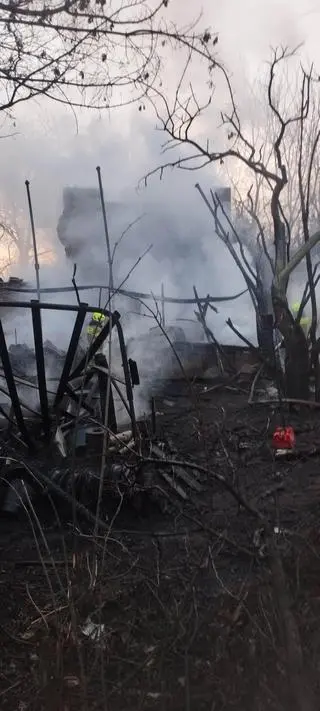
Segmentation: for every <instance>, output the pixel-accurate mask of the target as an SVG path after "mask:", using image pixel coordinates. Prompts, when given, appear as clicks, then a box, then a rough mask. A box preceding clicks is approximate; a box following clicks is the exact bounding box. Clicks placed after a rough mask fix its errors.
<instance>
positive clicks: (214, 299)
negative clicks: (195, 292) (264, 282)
mask: <svg viewBox="0 0 320 711" xmlns="http://www.w3.org/2000/svg"><path fill="white" fill-rule="evenodd" d="M77 289H78V291H92V290H94V289H106V290H107V291H109V292H110V291H111V289H109V287H108V286H101V285H99V284H88V286H77ZM1 290H4V291H8V292H9V291H12V292H15V293H16V292H21V294H36V293H37V290H36V289H27V288H24V287H22V288H19V287H12V286H8V287H7V286H6V285H2V286H1ZM40 291H41V294H66V293H68V292H70V291H72V292H73V293H74V287H73V286H57V287H56V288H53V289H51V288H47V289H41V290H40ZM247 291H248V289H243V291H239V292H238V294H234V295H233V296H210V297H209V298H208V297H201V298H199V301H200V303H201V304H206V303H208V304H216V303H219V304H220V303H223V302H224V301H235V300H236V299H238V298H239V297H240V296H242V295H243V294H246V292H247ZM113 292H114V293H115V294H120V295H121V296H127V297H128V298H129V299H143V300H144V301H161V296H156V295H155V296H154V295H153V294H150V293H149V294H146V293H144V292H140V291H127V290H126V289H117V288H115V289H114V290H113ZM163 301H164V303H165V304H197V303H198V302H197V299H175V298H174V297H173V296H165V297H164V299H163ZM6 303H9V302H6ZM11 305H14V302H11ZM9 306H10V303H9ZM96 309H97V307H96V308H95V309H93V310H94V311H96ZM99 309H100V307H99Z"/></svg>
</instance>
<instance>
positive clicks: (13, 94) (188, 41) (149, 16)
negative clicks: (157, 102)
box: [0, 0, 217, 111]
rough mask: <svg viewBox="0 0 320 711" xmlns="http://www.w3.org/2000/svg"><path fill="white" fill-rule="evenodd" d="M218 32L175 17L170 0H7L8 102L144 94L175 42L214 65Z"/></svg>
mask: <svg viewBox="0 0 320 711" xmlns="http://www.w3.org/2000/svg"><path fill="white" fill-rule="evenodd" d="M216 39H217V38H216V37H213V36H211V33H210V32H209V31H204V32H203V31H202V32H201V31H200V30H198V23H197V22H195V23H193V24H190V25H189V26H187V27H183V28H180V27H178V26H176V25H175V24H174V23H173V22H171V21H170V6H169V2H168V0H158V2H151V3H148V2H147V0H129V1H128V2H126V3H123V2H122V1H121V0H62V1H60V0H52V2H50V3H48V2H46V0H30V2H25V0H13V1H12V2H0V44H1V58H0V88H1V93H2V96H3V99H2V103H1V108H2V110H6V111H10V110H11V109H12V108H13V107H14V106H16V105H17V104H18V103H21V102H23V101H26V100H28V99H30V98H32V97H37V96H41V95H45V96H47V97H49V98H51V99H54V100H55V101H58V102H60V103H62V104H72V105H73V106H86V107H94V108H96V109H105V108H110V107H111V106H113V105H118V104H124V103H128V102H132V101H136V100H138V99H141V100H142V99H143V97H145V95H146V93H147V91H148V90H149V89H150V88H151V87H153V86H154V85H156V86H159V85H160V81H161V68H162V61H163V57H164V54H165V53H166V52H167V49H168V47H169V46H170V47H171V48H172V49H173V50H182V52H187V53H191V54H197V55H198V56H199V57H202V58H205V59H206V60H207V61H208V62H209V64H210V65H211V63H212V62H213V61H214V59H213V46H214V43H215V42H216ZM142 107H143V104H141V108H142Z"/></svg>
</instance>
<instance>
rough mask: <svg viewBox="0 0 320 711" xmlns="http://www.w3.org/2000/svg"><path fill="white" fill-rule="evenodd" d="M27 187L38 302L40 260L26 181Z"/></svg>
mask: <svg viewBox="0 0 320 711" xmlns="http://www.w3.org/2000/svg"><path fill="white" fill-rule="evenodd" d="M25 185H26V189H27V198H28V206H29V215H30V223H31V234H32V244H33V254H34V268H35V272H36V283H37V296H38V301H40V277H39V271H40V266H39V260H38V250H37V241H36V231H35V227H34V219H33V209H32V202H31V194H30V182H29V180H26V181H25Z"/></svg>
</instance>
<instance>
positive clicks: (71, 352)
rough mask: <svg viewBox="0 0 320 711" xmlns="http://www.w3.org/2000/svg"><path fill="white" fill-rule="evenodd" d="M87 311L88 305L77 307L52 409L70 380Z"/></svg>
mask: <svg viewBox="0 0 320 711" xmlns="http://www.w3.org/2000/svg"><path fill="white" fill-rule="evenodd" d="M87 311H88V304H85V303H80V304H79V307H78V313H77V318H76V320H75V323H74V326H73V331H72V334H71V338H70V342H69V347H68V351H67V355H66V358H65V361H64V366H63V369H62V373H61V377H60V381H59V385H58V388H57V392H56V396H55V399H54V404H53V406H54V408H57V407H58V406H59V405H60V403H61V400H62V398H63V396H64V393H65V390H66V385H67V383H68V381H69V378H70V371H71V368H72V365H73V361H74V357H75V354H76V351H77V348H78V344H79V339H80V335H81V331H82V327H83V324H84V320H85V317H86V315H87Z"/></svg>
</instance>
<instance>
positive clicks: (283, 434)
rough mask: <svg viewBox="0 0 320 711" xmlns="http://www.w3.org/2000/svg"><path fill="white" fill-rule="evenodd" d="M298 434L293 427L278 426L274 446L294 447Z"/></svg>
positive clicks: (280, 447)
mask: <svg viewBox="0 0 320 711" xmlns="http://www.w3.org/2000/svg"><path fill="white" fill-rule="evenodd" d="M295 443H296V436H295V433H294V429H293V427H277V428H276V429H275V431H274V433H273V437H272V446H273V447H274V448H275V449H293V447H294V446H295Z"/></svg>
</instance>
